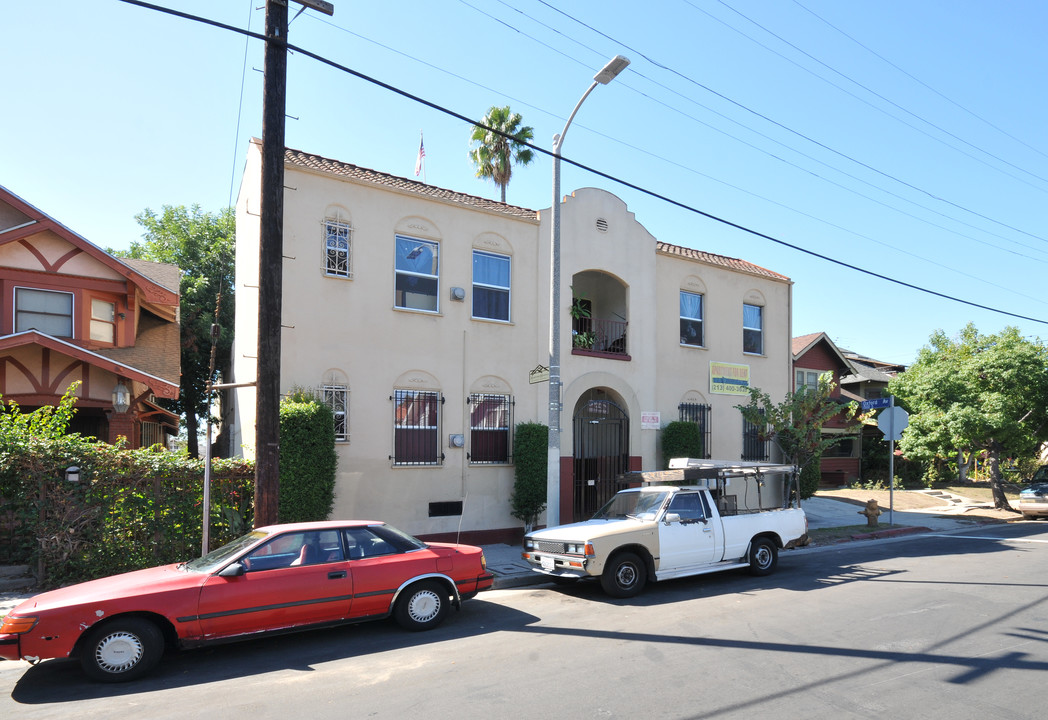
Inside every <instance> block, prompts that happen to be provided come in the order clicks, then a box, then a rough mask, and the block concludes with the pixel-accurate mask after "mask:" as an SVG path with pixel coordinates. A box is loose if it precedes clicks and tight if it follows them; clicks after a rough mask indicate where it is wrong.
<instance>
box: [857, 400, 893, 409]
mask: <svg viewBox="0 0 1048 720" xmlns="http://www.w3.org/2000/svg"><path fill="white" fill-rule="evenodd" d="M891 404H892V399H891V398H874V399H873V400H863V401H862V402H861V403H859V405H860V407H861V408H862V409H863V410H879V409H881V408H886V407H888V406H889V405H891Z"/></svg>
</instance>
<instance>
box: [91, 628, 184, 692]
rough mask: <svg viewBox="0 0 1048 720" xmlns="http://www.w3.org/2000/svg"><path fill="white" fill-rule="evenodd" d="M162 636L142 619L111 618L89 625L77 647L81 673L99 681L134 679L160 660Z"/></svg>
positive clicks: (162, 645) (162, 643) (162, 644)
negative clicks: (82, 671)
mask: <svg viewBox="0 0 1048 720" xmlns="http://www.w3.org/2000/svg"><path fill="white" fill-rule="evenodd" d="M163 654H164V636H163V634H162V633H161V632H160V628H158V627H157V626H156V624H155V623H152V622H150V621H149V620H145V619H143V618H135V617H132V618H123V619H120V618H118V619H116V620H111V621H109V622H106V623H104V624H103V625H100V626H98V627H95V628H93V629H92V630H91V631H89V632H88V634H87V635H86V636H85V637H84V642H83V645H82V647H81V648H80V665H81V667H83V669H84V674H85V675H87V676H88V677H89V678H91V679H92V680H97V681H99V682H125V681H127V680H136V679H138V678H140V677H142V676H143V675H145V674H146V673H148V672H149V671H150V670H152V669H153V668H154V667H156V664H157V663H158V662H160V658H161V657H162V656H163Z"/></svg>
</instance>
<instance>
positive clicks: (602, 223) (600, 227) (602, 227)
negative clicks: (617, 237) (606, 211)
mask: <svg viewBox="0 0 1048 720" xmlns="http://www.w3.org/2000/svg"><path fill="white" fill-rule="evenodd" d="M607 231H608V221H607V220H605V219H604V218H597V232H602V233H606V232H607Z"/></svg>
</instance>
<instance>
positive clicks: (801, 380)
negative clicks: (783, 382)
mask: <svg viewBox="0 0 1048 720" xmlns="http://www.w3.org/2000/svg"><path fill="white" fill-rule="evenodd" d="M822 373H823V371H822V370H806V369H804V368H794V373H793V383H794V388H793V389H794V390H800V389H801V388H802V387H803V388H808V389H809V390H818V389H819V377H820V376H821V375H822Z"/></svg>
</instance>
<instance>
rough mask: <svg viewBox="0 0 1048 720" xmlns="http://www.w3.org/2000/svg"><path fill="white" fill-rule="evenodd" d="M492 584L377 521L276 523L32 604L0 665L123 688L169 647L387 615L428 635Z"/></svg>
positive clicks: (11, 624)
mask: <svg viewBox="0 0 1048 720" xmlns="http://www.w3.org/2000/svg"><path fill="white" fill-rule="evenodd" d="M493 581H494V577H493V576H492V575H491V574H490V573H488V571H487V566H486V563H485V560H484V552H483V551H482V550H481V549H480V548H478V547H474V546H472V545H455V544H446V543H424V542H422V541H421V540H418V539H416V538H414V537H411V536H410V535H408V534H406V533H403V532H401V531H400V530H397V529H396V528H394V527H391V526H390V525H386V524H385V523H381V522H367V521H350V522H317V523H298V524H290V525H274V526H271V527H264V528H259V529H257V530H254V531H252V532H250V533H248V534H247V535H244V536H243V537H241V538H240V539H238V540H235V541H233V542H231V543H229V544H228V545H225V546H224V547H221V548H219V549H218V550H215V551H213V552H210V553H208V554H207V555H205V556H204V557H202V558H198V559H196V560H192V561H190V562H185V563H179V564H177V565H164V566H161V567H155V568H150V569H148V570H137V571H135V572H129V573H125V574H123V575H114V576H113V577H107V578H102V579H99V580H92V581H90V582H85V583H80V584H79V585H72V586H70V587H66V588H61V589H59V590H52V591H50V592H45V593H42V594H40V595H37V596H35V597H32V598H30V599H28V600H26V601H25V602H23V603H22V604H21V605H19V606H18V607H16V608H15V609H14V610H13V611H12V612H11V613H10V614H9V615H8V616H7V617H6V618H5V619H4V622H3V625H2V627H0V658H3V659H7V660H18V659H25V660H27V661H29V662H37V661H39V660H41V659H43V658H59V657H70V656H77V657H79V658H80V663H81V665H82V667H83V669H84V672H85V673H86V674H87V675H88V676H89V677H90V678H92V679H94V680H100V681H103V682H119V681H123V680H132V679H135V678H138V677H141V676H142V675H144V674H146V673H147V672H149V671H150V670H151V669H152V668H153V667H154V666H155V665H156V664H157V663H158V662H159V661H160V658H161V656H162V655H163V653H164V650H165V648H166V647H167V646H173V647H180V648H190V647H197V646H200V645H203V644H206V643H210V642H219V641H227V640H235V639H239V638H246V637H252V638H253V637H258V636H259V635H260V634H262V633H277V632H287V631H291V630H304V629H308V628H316V627H322V626H325V625H335V624H341V623H352V622H360V621H363V620H372V619H378V618H384V617H388V616H390V615H392V616H393V617H394V618H395V619H396V621H397V622H398V623H399V624H400V625H401V626H403V627H404V628H407V629H408V630H429V629H431V628H434V627H436V626H437V625H439V624H440V622H441V620H443V619H444V616H445V614H446V613H447V610H448V606H449V605H455V606H456V607H458V606H459V604H460V603H461V602H462V601H463V600H466V599H468V598H471V597H473V596H474V595H476V594H477V593H478V592H480V591H481V590H487V589H488V588H490V587H491V586H492V583H493Z"/></svg>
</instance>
